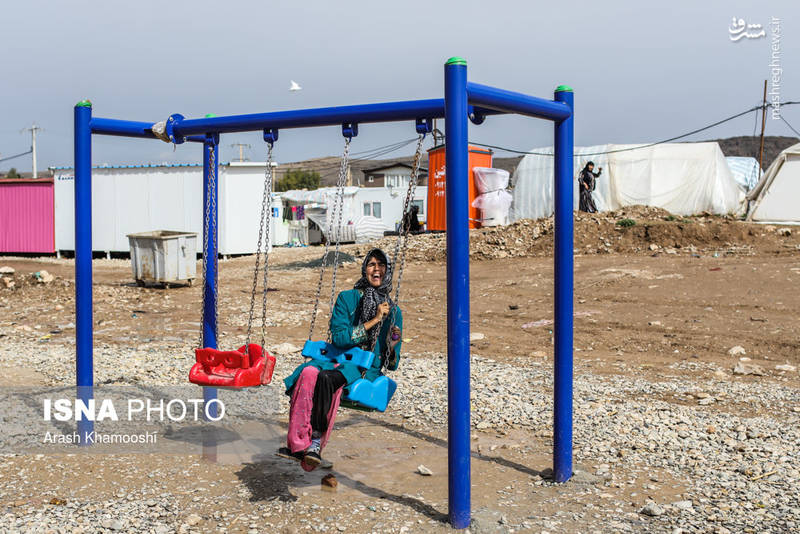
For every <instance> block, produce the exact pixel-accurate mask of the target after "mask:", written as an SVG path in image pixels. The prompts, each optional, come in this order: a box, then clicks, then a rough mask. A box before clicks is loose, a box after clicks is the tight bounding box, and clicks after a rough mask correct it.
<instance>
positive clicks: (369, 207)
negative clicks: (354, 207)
mask: <svg viewBox="0 0 800 534" xmlns="http://www.w3.org/2000/svg"><path fill="white" fill-rule="evenodd" d="M370 178H372V177H371V176H370ZM364 215H367V216H369V215H372V204H370V203H369V202H364Z"/></svg>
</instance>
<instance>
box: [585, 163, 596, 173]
mask: <svg viewBox="0 0 800 534" xmlns="http://www.w3.org/2000/svg"><path fill="white" fill-rule="evenodd" d="M586 168H587V169H589V170H590V171H593V170H594V165H592V164H591V163H590V164H588V165H587V166H586Z"/></svg>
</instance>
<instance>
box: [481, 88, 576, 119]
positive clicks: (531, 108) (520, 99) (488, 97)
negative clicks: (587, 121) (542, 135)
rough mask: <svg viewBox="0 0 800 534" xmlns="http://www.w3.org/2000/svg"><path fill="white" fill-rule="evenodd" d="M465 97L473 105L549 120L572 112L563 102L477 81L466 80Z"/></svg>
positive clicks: (565, 116)
mask: <svg viewBox="0 0 800 534" xmlns="http://www.w3.org/2000/svg"><path fill="white" fill-rule="evenodd" d="M467 98H468V100H469V103H470V104H472V105H473V106H480V107H482V108H488V109H491V110H494V111H500V112H503V113H518V114H520V115H528V116H531V117H537V118H540V119H548V120H551V121H561V120H564V119H566V118H569V116H570V115H571V114H572V112H571V111H570V109H569V106H567V105H566V104H564V103H563V102H555V101H553V100H545V99H544V98H537V97H535V96H528V95H525V94H522V93H515V92H514V91H506V90H505V89H497V88H496V87H489V86H488V85H481V84H478V83H471V82H467Z"/></svg>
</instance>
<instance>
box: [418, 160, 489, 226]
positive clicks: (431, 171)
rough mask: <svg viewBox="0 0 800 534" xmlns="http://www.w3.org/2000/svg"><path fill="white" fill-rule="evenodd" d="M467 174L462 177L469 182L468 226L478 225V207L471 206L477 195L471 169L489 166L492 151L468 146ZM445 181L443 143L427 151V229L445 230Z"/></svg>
mask: <svg viewBox="0 0 800 534" xmlns="http://www.w3.org/2000/svg"><path fill="white" fill-rule="evenodd" d="M467 165H468V167H469V174H468V175H467V176H465V177H464V179H465V180H467V183H468V184H469V204H470V207H469V219H470V220H469V227H470V228H477V227H478V226H480V225H479V224H478V223H477V220H478V219H479V217H480V212H479V210H478V208H473V207H472V201H473V200H475V197H476V196H477V195H478V189H477V188H476V187H475V180H474V179H473V176H472V169H473V168H475V167H491V166H492V151H491V150H489V149H488V148H480V147H476V146H470V147H469V161H468V163H467ZM446 183H447V180H446V179H445V156H444V145H442V146H437V147H435V148H432V149H430V150H429V151H428V214H427V217H426V223H427V229H428V230H447V214H446V207H447V202H446V197H445V191H446V188H447V186H446Z"/></svg>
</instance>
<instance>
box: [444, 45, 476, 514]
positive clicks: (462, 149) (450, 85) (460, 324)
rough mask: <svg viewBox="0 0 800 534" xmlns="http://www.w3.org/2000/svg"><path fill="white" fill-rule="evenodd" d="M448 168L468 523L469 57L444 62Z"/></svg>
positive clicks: (453, 380)
mask: <svg viewBox="0 0 800 534" xmlns="http://www.w3.org/2000/svg"><path fill="white" fill-rule="evenodd" d="M444 95H445V165H446V168H447V186H446V195H447V408H448V409H447V414H448V415H447V425H448V430H447V433H448V463H447V467H448V477H449V478H448V483H449V513H450V524H451V525H452V526H453V528H467V527H468V526H469V523H470V489H471V488H470V406H469V388H470V381H469V189H468V187H467V185H468V184H467V180H469V179H470V177H469V176H468V173H469V168H468V167H469V165H468V147H467V127H468V123H467V62H466V61H465V60H463V59H461V58H458V57H453V58H450V59H449V60H448V61H447V63H445V67H444Z"/></svg>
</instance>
